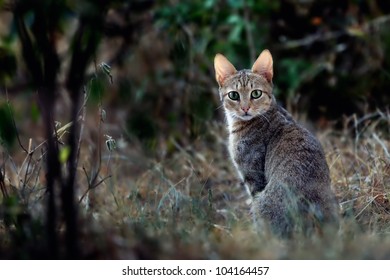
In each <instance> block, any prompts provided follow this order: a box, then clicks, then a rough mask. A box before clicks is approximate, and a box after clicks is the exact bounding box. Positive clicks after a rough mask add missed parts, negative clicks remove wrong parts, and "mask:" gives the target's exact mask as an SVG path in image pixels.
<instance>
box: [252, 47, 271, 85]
mask: <svg viewBox="0 0 390 280" xmlns="http://www.w3.org/2000/svg"><path fill="white" fill-rule="evenodd" d="M273 64H274V63H273V60H272V55H271V53H270V51H269V50H264V51H262V52H261V54H260V55H259V57H258V58H257V59H256V61H255V63H254V64H253V66H252V71H253V72H254V73H257V74H259V75H262V76H263V77H264V78H266V79H267V81H268V82H270V83H272V77H273V76H274V70H273Z"/></svg>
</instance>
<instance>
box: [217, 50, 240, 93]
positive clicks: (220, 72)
mask: <svg viewBox="0 0 390 280" xmlns="http://www.w3.org/2000/svg"><path fill="white" fill-rule="evenodd" d="M214 69H215V79H216V80H217V82H218V84H219V86H223V83H224V82H225V80H226V78H228V77H229V76H231V75H233V74H234V73H236V72H237V70H236V68H234V66H233V64H231V63H230V61H229V60H227V58H226V57H224V56H223V55H222V54H219V53H218V54H217V55H216V56H215V58H214Z"/></svg>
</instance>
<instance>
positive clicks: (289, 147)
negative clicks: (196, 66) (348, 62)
mask: <svg viewBox="0 0 390 280" xmlns="http://www.w3.org/2000/svg"><path fill="white" fill-rule="evenodd" d="M214 66H215V70H216V79H217V82H218V83H219V86H220V88H219V92H220V97H221V100H222V103H223V106H224V108H225V114H226V119H227V126H228V131H229V144H228V148H229V152H230V156H231V158H232V160H233V163H234V165H235V167H236V169H237V171H238V174H239V176H240V177H241V179H242V180H243V181H244V183H245V185H246V186H247V187H248V189H249V190H250V192H251V194H252V196H253V201H252V206H251V212H252V215H253V217H254V219H255V221H256V224H257V225H264V224H268V225H269V226H270V228H271V229H272V230H273V232H275V233H276V234H279V235H281V236H291V235H292V234H294V233H295V232H297V231H304V232H306V233H307V232H308V230H311V229H314V228H316V229H318V228H321V226H322V225H324V224H337V222H338V204H337V201H336V199H335V195H334V194H333V192H332V190H331V188H330V177H329V169H328V165H327V163H326V160H325V155H324V152H323V150H322V147H321V145H320V143H319V142H318V140H317V139H316V138H315V137H314V136H313V135H312V134H311V133H310V132H309V131H308V130H306V129H305V128H303V127H302V126H300V125H299V124H297V123H296V122H295V121H294V119H293V118H292V117H291V115H290V114H289V113H288V112H287V111H286V110H284V109H283V108H282V107H280V106H279V105H278V104H277V103H276V101H275V98H274V96H273V94H272V88H273V85H272V77H273V61H272V56H271V54H270V53H269V51H267V50H265V51H263V52H262V54H261V55H260V56H259V58H258V59H257V60H256V62H255V64H254V65H253V67H252V70H241V71H237V70H236V69H235V68H234V66H233V65H232V64H231V63H230V62H229V61H228V60H227V59H226V58H225V57H224V56H222V55H220V54H218V55H217V56H216V58H215V61H214ZM237 94H238V95H237Z"/></svg>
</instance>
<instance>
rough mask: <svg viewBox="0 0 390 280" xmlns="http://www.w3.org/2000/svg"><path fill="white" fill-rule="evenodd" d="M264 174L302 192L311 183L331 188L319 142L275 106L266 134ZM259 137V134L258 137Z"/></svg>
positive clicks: (281, 109)
mask: <svg viewBox="0 0 390 280" xmlns="http://www.w3.org/2000/svg"><path fill="white" fill-rule="evenodd" d="M268 134H269V135H268V143H267V151H266V157H265V167H266V170H265V174H266V177H267V178H268V179H270V178H271V177H272V176H273V177H277V179H278V180H279V181H283V182H284V183H286V184H289V185H291V187H298V188H301V189H304V187H305V186H307V185H310V184H311V183H315V184H317V185H318V184H320V185H322V184H323V185H326V186H329V185H330V177H329V169H328V165H327V162H326V158H325V154H324V151H323V149H322V146H321V144H320V142H319V141H318V140H317V138H316V137H315V136H314V135H313V134H312V133H311V132H310V131H308V130H307V129H306V128H304V127H303V126H301V125H300V124H298V123H297V122H296V121H294V119H293V118H292V117H291V115H290V114H289V113H288V112H287V111H286V110H284V109H283V108H282V107H280V106H277V107H276V112H275V113H274V116H273V126H272V127H270V129H269V131H268ZM259 137H261V135H259Z"/></svg>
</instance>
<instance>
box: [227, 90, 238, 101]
mask: <svg viewBox="0 0 390 280" xmlns="http://www.w3.org/2000/svg"><path fill="white" fill-rule="evenodd" d="M228 96H229V98H230V99H231V100H239V99H240V94H239V93H238V92H237V91H229V93H228Z"/></svg>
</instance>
